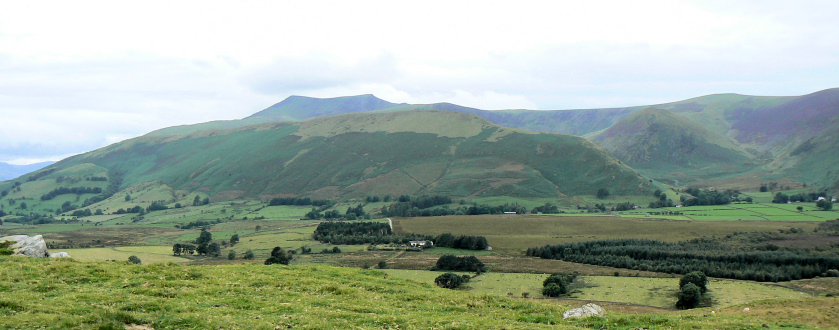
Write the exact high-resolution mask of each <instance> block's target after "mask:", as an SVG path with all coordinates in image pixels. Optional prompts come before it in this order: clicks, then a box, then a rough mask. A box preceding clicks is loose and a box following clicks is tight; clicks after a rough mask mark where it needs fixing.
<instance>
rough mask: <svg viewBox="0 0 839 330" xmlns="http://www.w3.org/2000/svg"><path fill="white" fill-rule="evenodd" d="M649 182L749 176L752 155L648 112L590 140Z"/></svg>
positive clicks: (674, 117) (664, 114)
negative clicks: (730, 175) (650, 178)
mask: <svg viewBox="0 0 839 330" xmlns="http://www.w3.org/2000/svg"><path fill="white" fill-rule="evenodd" d="M592 139H593V140H595V141H597V142H598V143H599V144H601V145H603V146H604V147H605V148H606V149H607V150H609V151H610V152H611V153H612V154H614V155H615V156H617V157H618V158H619V159H621V160H623V161H625V162H627V163H629V164H630V166H633V167H634V168H637V169H641V170H644V171H645V173H647V174H648V175H649V176H651V177H653V178H656V179H659V180H667V181H670V182H673V181H677V182H681V183H686V182H691V181H696V180H701V179H708V178H713V177H717V176H719V175H724V174H726V173H732V172H733V173H737V172H743V171H747V170H750V169H751V168H753V167H754V163H753V162H752V161H751V160H750V155H749V154H747V153H746V152H744V151H742V150H740V149H739V148H738V147H737V146H736V145H734V144H733V143H732V142H731V141H730V140H729V139H727V138H726V137H725V136H723V135H719V134H716V133H713V132H712V131H710V130H707V129H705V128H703V127H702V126H700V125H699V124H697V123H694V122H693V121H691V120H689V119H687V118H685V117H684V116H681V115H679V114H676V113H673V112H670V111H667V110H662V109H655V108H648V109H644V110H641V111H638V112H635V113H633V114H632V115H629V116H628V117H626V118H624V119H623V120H621V121H620V122H618V123H617V124H615V125H613V126H612V127H609V128H608V129H606V130H605V131H603V132H601V133H599V134H597V135H595V136H593V137H592Z"/></svg>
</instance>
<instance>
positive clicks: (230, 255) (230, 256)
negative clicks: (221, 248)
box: [227, 250, 236, 260]
mask: <svg viewBox="0 0 839 330" xmlns="http://www.w3.org/2000/svg"><path fill="white" fill-rule="evenodd" d="M233 259H236V251H233V250H230V252H228V253H227V260H233Z"/></svg>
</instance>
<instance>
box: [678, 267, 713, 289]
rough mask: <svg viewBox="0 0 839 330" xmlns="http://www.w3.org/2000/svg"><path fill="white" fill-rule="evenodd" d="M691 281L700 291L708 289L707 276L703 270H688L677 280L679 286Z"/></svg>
mask: <svg viewBox="0 0 839 330" xmlns="http://www.w3.org/2000/svg"><path fill="white" fill-rule="evenodd" d="M688 283H693V285H696V287H698V288H699V290H700V292H701V293H705V292H707V291H708V276H705V273H703V272H690V273H687V274H686V275H685V276H682V278H681V279H680V280H679V287H684V286H685V284H688Z"/></svg>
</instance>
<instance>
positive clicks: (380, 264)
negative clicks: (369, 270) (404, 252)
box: [378, 260, 387, 269]
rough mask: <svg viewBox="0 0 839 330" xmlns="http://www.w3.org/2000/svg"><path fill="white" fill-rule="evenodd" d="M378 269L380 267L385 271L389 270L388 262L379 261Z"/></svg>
mask: <svg viewBox="0 0 839 330" xmlns="http://www.w3.org/2000/svg"><path fill="white" fill-rule="evenodd" d="M378 267H379V269H385V268H387V261H384V260H382V261H379V265H378Z"/></svg>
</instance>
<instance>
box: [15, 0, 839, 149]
mask: <svg viewBox="0 0 839 330" xmlns="http://www.w3.org/2000/svg"><path fill="white" fill-rule="evenodd" d="M837 9H839V4H837V3H835V2H832V1H805V2H804V3H802V2H789V1H739V2H734V3H732V2H730V1H661V0H660V1H633V2H627V1H586V2H557V1H519V2H516V3H512V2H509V3H503V2H502V3H497V2H486V1H457V2H451V1H422V2H419V1H414V2H401V1H400V2H396V1H365V2H347V1H306V2H273V1H239V2H216V1H178V2H171V1H168V2H167V1H144V2H135V3H124V2H114V1H74V2H64V1H48V2H36V3H34V2H4V3H2V4H0V118H2V119H3V123H4V124H6V125H4V129H3V130H0V161H3V160H4V159H12V158H16V157H17V158H20V157H27V158H37V157H39V156H38V155H36V153H39V152H40V153H50V154H52V155H55V156H56V157H57V156H60V155H66V154H67V153H77V152H83V151H87V150H89V149H92V148H96V147H100V146H104V145H106V144H108V143H113V142H114V141H117V140H120V139H122V138H125V137H130V136H136V135H139V134H143V133H145V132H149V131H151V130H154V129H159V128H162V127H166V126H172V125H179V124H189V123H197V122H203V121H209V120H216V119H233V118H241V117H245V116H247V115H250V114H252V113H254V112H257V111H259V110H261V109H263V108H265V107H267V106H269V105H271V104H273V103H276V102H278V101H279V100H281V99H283V98H285V97H286V96H289V95H292V94H297V95H307V96H315V97H334V96H342V95H357V94H367V93H373V94H375V95H377V96H379V97H381V98H384V99H386V100H388V101H391V102H409V103H434V102H452V103H456V104H461V105H464V106H471V107H478V108H485V109H504V108H532V109H536V108H538V109H567V108H591V107H615V106H630V105H638V104H649V103H661V102H667V101H675V100H679V99H684V98H689V97H694V96H699V95H703V94H709V93H720V92H736V93H742V94H756V95H796V94H805V93H810V92H814V91H816V90H820V89H824V88H830V87H836V82H835V77H836V76H839V39H838V38H835V37H834V36H833V35H832V34H831V33H830V31H839V21H837V20H836V19H835V13H836V12H837ZM69 13H72V14H69Z"/></svg>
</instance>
